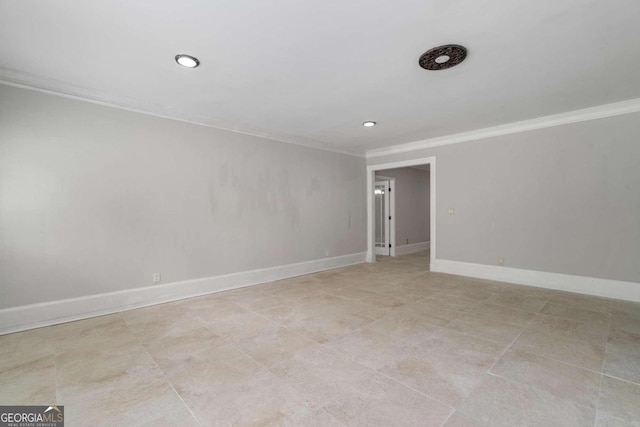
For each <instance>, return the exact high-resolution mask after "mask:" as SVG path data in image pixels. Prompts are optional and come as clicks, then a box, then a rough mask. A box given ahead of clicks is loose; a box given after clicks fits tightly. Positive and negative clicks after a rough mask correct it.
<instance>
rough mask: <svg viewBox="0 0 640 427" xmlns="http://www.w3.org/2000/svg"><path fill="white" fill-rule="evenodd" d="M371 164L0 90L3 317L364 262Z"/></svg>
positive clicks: (0, 301) (0, 303) (0, 286)
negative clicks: (230, 277) (307, 266)
mask: <svg viewBox="0 0 640 427" xmlns="http://www.w3.org/2000/svg"><path fill="white" fill-rule="evenodd" d="M364 209H365V161H364V159H362V158H357V157H353V156H347V155H342V154H336V153H330V152H325V151H320V150H315V149H311V148H306V147H301V146H296V145H292V144H285V143H280V142H275V141H270V140H266V139H262V138H257V137H252V136H246V135H240V134H236V133H232V132H226V131H221V130H216V129H212V128H207V127H203V126H197V125H191V124H187V123H181V122H177V121H172V120H167V119H162V118H157V117H151V116H147V115H143V114H137V113H132V112H128V111H123V110H118V109H114V108H110V107H104V106H99V105H95V104H90V103H86V102H81V101H75V100H71V99H66V98H62V97H57V96H52V95H47V94H43V93H39V92H33V91H27V90H24V89H18V88H13V87H8V86H2V85H0V295H2V298H0V308H6V307H12V306H19V305H24V304H30V303H37V302H43V301H51V300H58V299H63V298H71V297H78V296H84V295H90V294H97V293H103V292H111V291H118V290H124V289H130V288H135V287H141V286H149V285H151V284H152V283H151V282H152V277H153V273H154V272H161V273H162V281H163V283H168V282H175V281H180V280H186V279H194V278H201V277H209V276H215V275H220V274H225V273H232V272H239V271H246V270H252V269H258V268H263V267H270V266H277V265H284V264H290V263H296V262H302V261H307V260H314V259H320V258H324V257H325V252H326V251H329V256H331V257H333V256H339V255H345V254H350V253H357V252H363V251H364V250H365V245H366V243H365V210H364Z"/></svg>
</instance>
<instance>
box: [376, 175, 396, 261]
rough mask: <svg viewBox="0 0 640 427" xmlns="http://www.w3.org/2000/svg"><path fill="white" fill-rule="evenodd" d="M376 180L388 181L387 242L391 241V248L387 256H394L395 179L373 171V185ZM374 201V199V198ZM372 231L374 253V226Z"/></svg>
mask: <svg viewBox="0 0 640 427" xmlns="http://www.w3.org/2000/svg"><path fill="white" fill-rule="evenodd" d="M376 181H389V188H390V191H389V216H390V217H391V220H390V221H389V243H391V248H390V249H389V256H396V243H395V241H394V240H395V238H396V179H395V178H393V177H390V176H383V175H375V173H374V177H373V184H374V187H375V183H376ZM374 203H375V200H374ZM373 214H374V215H373V220H374V221H375V204H374V211H373ZM375 225H376V224H375V222H374V224H373V226H374V227H375ZM373 231H374V242H373V245H374V248H373V250H374V253H375V244H376V242H375V228H374V229H373Z"/></svg>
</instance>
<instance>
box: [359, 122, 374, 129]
mask: <svg viewBox="0 0 640 427" xmlns="http://www.w3.org/2000/svg"><path fill="white" fill-rule="evenodd" d="M375 125H376V122H372V121H367V122H364V123H362V126H364V127H366V128H370V127H374V126H375Z"/></svg>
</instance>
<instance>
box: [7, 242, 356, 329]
mask: <svg viewBox="0 0 640 427" xmlns="http://www.w3.org/2000/svg"><path fill="white" fill-rule="evenodd" d="M364 255H365V254H364V253H363V252H360V253H354V254H349V255H343V256H337V257H333V258H322V259H317V260H313V261H306V262H301V263H297V264H288V265H283V266H277V267H270V268H263V269H259V270H251V271H243V272H239V273H232V274H225V275H221V276H214V277H205V278H201V279H194V280H185V281H181V282H174V283H167V284H163V285H156V286H146V287H142V288H134V289H127V290H124V291H118V292H109V293H105V294H98V295H88V296H83V297H79V298H71V299H65V300H58V301H50V302H44V303H40V304H30V305H25V306H20V307H12V308H4V309H0V335H4V334H8V333H12V332H19V331H24V330H27V329H34V328H40V327H44V326H50V325H56V324H59V323H65V322H71V321H74V320H81V319H87V318H90V317H96V316H102V315H105V314H111V313H118V312H121V311H125V310H132V309H135V308H140V307H147V306H150V305H156V304H162V303H166V302H171V301H177V300H181V299H185V298H192V297H197V296H202V295H207V294H211V293H215V292H222V291H228V290H231V289H238V288H243V287H246V286H252V285H257V284H261V283H268V282H272V281H275V280H281V279H287V278H290V277H296V276H302V275H305V274H311V273H315V272H318V271H324V270H330V269H334V268H339V267H346V266H349V265H354V264H360V263H362V262H364Z"/></svg>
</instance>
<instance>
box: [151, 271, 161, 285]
mask: <svg viewBox="0 0 640 427" xmlns="http://www.w3.org/2000/svg"><path fill="white" fill-rule="evenodd" d="M161 280H162V279H161V277H160V273H153V283H160V281H161Z"/></svg>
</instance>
